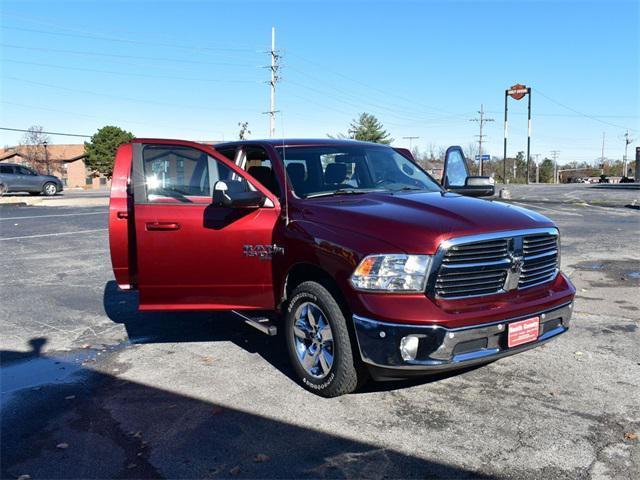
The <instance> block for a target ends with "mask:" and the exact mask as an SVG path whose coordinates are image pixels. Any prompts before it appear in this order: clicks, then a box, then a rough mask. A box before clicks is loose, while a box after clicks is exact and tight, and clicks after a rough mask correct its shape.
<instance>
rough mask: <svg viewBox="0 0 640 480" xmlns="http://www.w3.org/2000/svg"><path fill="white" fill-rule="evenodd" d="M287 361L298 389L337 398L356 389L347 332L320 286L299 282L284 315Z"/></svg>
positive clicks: (355, 373) (333, 302)
mask: <svg viewBox="0 0 640 480" xmlns="http://www.w3.org/2000/svg"><path fill="white" fill-rule="evenodd" d="M284 323H285V336H286V342H287V349H288V351H289V357H290V359H291V363H292V365H293V368H294V370H295V371H296V374H297V375H298V377H299V378H300V380H301V383H302V385H303V386H304V387H305V388H306V389H307V390H309V391H311V392H313V393H316V394H318V395H320V396H322V397H337V396H340V395H344V394H345V393H350V392H353V391H354V390H355V389H356V387H357V386H358V371H357V369H356V363H355V359H354V357H353V352H352V349H351V341H350V338H349V330H348V328H347V322H346V320H345V318H344V315H343V313H342V310H341V309H340V307H339V306H338V303H337V302H336V300H335V299H334V298H333V296H332V295H331V294H330V293H329V291H328V290H327V289H326V288H324V287H323V286H322V285H320V284H319V283H316V282H312V281H309V282H303V283H301V284H300V285H298V286H297V287H296V289H295V290H294V291H293V293H292V294H291V300H290V301H289V303H288V305H287V310H286V313H285V322H284Z"/></svg>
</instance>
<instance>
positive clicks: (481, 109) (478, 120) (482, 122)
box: [469, 104, 495, 176]
mask: <svg viewBox="0 0 640 480" xmlns="http://www.w3.org/2000/svg"><path fill="white" fill-rule="evenodd" d="M478 113H479V114H480V118H472V119H470V120H469V121H470V122H478V123H479V124H480V135H476V137H478V157H479V158H480V170H479V174H480V175H481V176H482V170H483V168H482V167H483V163H484V162H483V161H482V139H483V138H484V137H486V135H483V134H482V127H483V126H484V124H485V123H486V122H494V121H495V120H494V119H493V118H484V105H483V104H480V110H479V111H478Z"/></svg>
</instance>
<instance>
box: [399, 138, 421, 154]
mask: <svg viewBox="0 0 640 480" xmlns="http://www.w3.org/2000/svg"><path fill="white" fill-rule="evenodd" d="M402 138H403V139H404V140H409V151H411V147H412V146H413V141H414V140H417V139H419V138H420V137H402Z"/></svg>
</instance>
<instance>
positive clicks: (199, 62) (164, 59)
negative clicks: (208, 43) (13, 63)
mask: <svg viewBox="0 0 640 480" xmlns="http://www.w3.org/2000/svg"><path fill="white" fill-rule="evenodd" d="M0 47H5V48H15V49H20V50H30V51H34V52H49V53H70V54H72V55H85V56H92V57H107V58H123V59H131V60H149V61H152V62H175V63H187V64H194V65H219V66H225V67H251V68H255V65H254V64H250V63H229V62H207V61H203V60H187V59H184V58H167V57H146V56H141V55H120V54H115V53H103V52H89V51H86V50H85V51H81V50H65V49H58V48H45V47H25V46H22V45H12V44H8V43H0ZM230 58H236V57H235V56H234V57H230ZM128 65H131V64H130V63H128ZM154 68H155V67H154Z"/></svg>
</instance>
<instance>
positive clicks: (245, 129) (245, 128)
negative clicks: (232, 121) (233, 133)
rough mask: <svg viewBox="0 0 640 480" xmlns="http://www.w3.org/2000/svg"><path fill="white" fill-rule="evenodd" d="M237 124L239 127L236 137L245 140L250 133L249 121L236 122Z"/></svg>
mask: <svg viewBox="0 0 640 480" xmlns="http://www.w3.org/2000/svg"><path fill="white" fill-rule="evenodd" d="M238 126H239V127H240V132H239V133H238V138H239V139H240V140H246V139H247V136H249V135H251V130H249V122H238Z"/></svg>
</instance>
